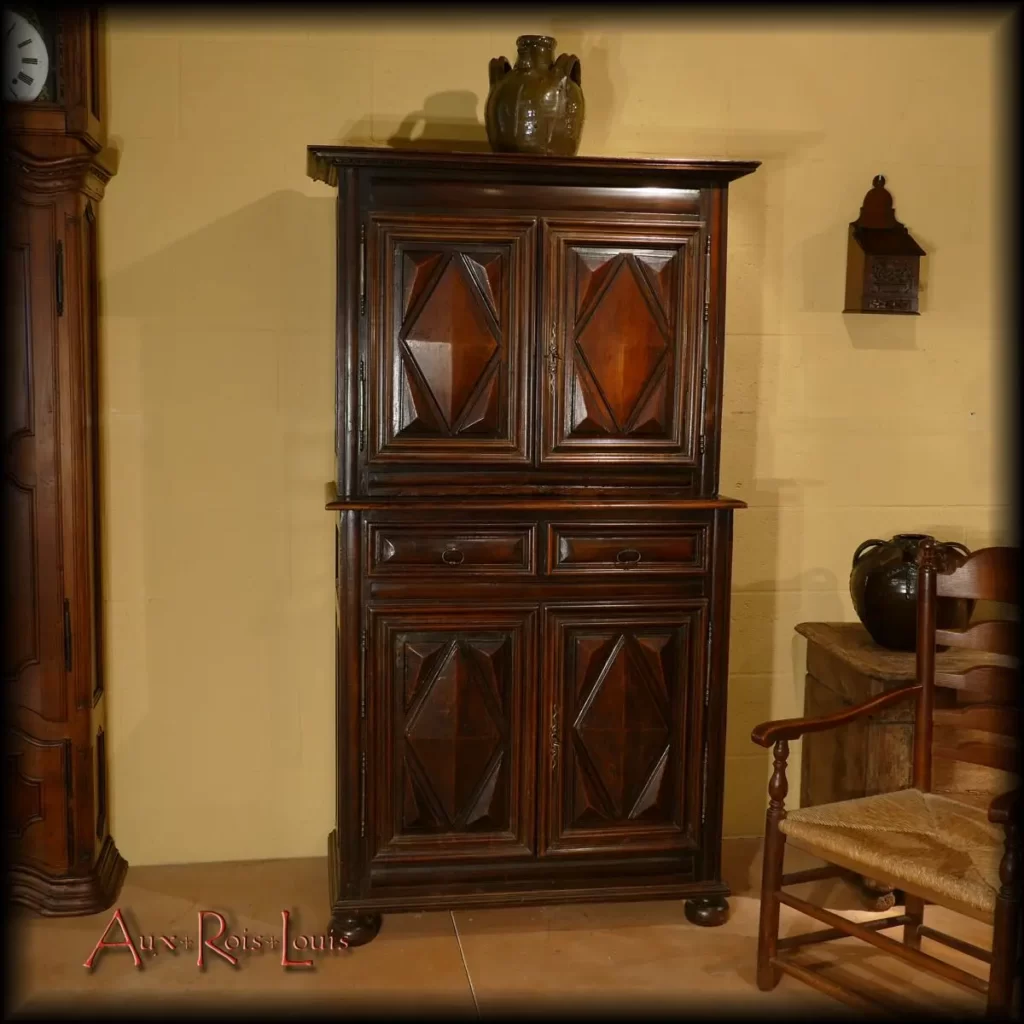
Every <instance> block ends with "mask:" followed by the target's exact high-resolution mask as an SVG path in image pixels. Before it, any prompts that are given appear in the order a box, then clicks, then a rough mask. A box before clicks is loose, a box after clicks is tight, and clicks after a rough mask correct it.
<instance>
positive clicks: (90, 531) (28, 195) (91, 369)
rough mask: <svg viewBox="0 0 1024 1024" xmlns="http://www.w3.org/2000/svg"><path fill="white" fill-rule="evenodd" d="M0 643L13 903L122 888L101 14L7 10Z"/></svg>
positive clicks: (86, 902)
mask: <svg viewBox="0 0 1024 1024" xmlns="http://www.w3.org/2000/svg"><path fill="white" fill-rule="evenodd" d="M3 33H4V43H3V46H4V65H3V82H2V85H3V100H4V122H5V128H6V130H5V136H6V137H5V140H4V143H5V144H4V173H5V178H6V181H5V184H6V189H5V195H6V203H5V206H6V209H5V218H4V219H5V222H6V232H5V234H6V240H7V244H6V253H5V256H6V260H5V264H6V274H7V279H6V289H5V295H6V298H5V310H4V312H5V317H6V322H5V330H4V386H5V389H6V390H5V394H4V448H3V451H4V479H3V494H4V523H5V530H4V540H5V545H4V548H5V550H4V577H5V578H4V586H5V590H4V601H3V605H4V646H3V673H4V677H5V678H4V685H5V688H6V690H7V700H8V709H7V710H8V714H7V728H6V740H7V756H6V778H5V786H6V788H7V793H6V797H7V799H6V804H7V822H6V832H7V836H6V838H7V846H8V855H9V863H10V875H9V889H8V894H9V899H10V900H11V901H13V902H16V903H21V904H24V905H27V906H29V907H31V908H33V909H34V910H36V911H38V912H39V913H41V914H44V915H47V916H62V915H75V914H90V913H96V912H98V911H101V910H103V909H105V908H107V907H109V906H110V905H111V904H112V903H113V901H114V900H115V899H116V898H117V894H118V892H119V891H120V888H121V883H122V881H123V879H124V874H125V871H126V869H127V864H126V863H125V861H124V859H123V858H122V857H121V855H120V854H119V853H118V851H117V847H116V846H115V845H114V840H113V838H112V837H111V835H110V832H109V827H108V813H107V808H108V799H107V792H108V779H107V761H106V745H105V742H104V722H105V708H104V685H103V663H102V632H101V610H102V603H101V599H100V592H99V584H100V559H99V514H98V507H97V502H98V497H99V493H98V486H97V484H98V481H97V471H98V454H97V439H98V422H97V415H98V409H97V390H96V350H97V322H98V316H97V314H98V309H97V300H98V287H97V234H96V233H97V217H98V207H99V201H100V199H101V198H102V197H103V190H104V188H105V186H106V183H107V182H108V181H109V180H110V177H111V175H112V174H113V173H114V165H113V162H112V160H111V158H110V154H109V153H108V152H106V151H105V143H106V127H105V124H104V109H103V100H104V97H103V83H102V71H103V61H102V38H103V26H102V15H101V13H100V12H99V11H98V10H96V9H92V8H84V7H76V8H73V9H67V10H61V9H58V10H53V9H43V8H33V7H30V6H23V5H17V6H15V5H12V6H9V7H5V8H4V12H3Z"/></svg>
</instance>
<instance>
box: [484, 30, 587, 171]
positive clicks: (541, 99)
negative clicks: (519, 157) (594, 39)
mask: <svg viewBox="0 0 1024 1024" xmlns="http://www.w3.org/2000/svg"><path fill="white" fill-rule="evenodd" d="M516 49H517V50H518V51H519V55H518V57H517V59H516V66H515V67H512V66H511V65H510V64H509V62H508V61H507V60H506V59H505V58H504V57H495V58H494V60H492V61H491V63H490V68H489V71H490V79H491V91H490V92H489V93H488V95H487V105H486V106H485V108H484V122H485V124H486V126H487V138H488V140H489V141H490V143H491V148H492V149H493V150H495V151H496V152H498V153H534V154H539V155H542V156H575V155H576V150H578V149H579V148H580V135H581V134H582V133H583V89H582V88H581V87H580V61H579V58H578V57H577V56H575V55H574V54H569V53H563V54H562V55H561V56H560V57H559V58H558V59H557V60H555V40H554V39H552V38H551V37H550V36H520V37H519V38H518V39H517V40H516Z"/></svg>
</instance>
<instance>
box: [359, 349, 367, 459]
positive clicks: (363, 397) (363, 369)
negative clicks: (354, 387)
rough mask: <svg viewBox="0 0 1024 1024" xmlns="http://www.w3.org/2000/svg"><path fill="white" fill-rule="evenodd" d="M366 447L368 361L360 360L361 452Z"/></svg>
mask: <svg viewBox="0 0 1024 1024" xmlns="http://www.w3.org/2000/svg"><path fill="white" fill-rule="evenodd" d="M365 447H366V361H365V360H363V359H360V360H359V450H360V451H362V450H363V449H364V448H365Z"/></svg>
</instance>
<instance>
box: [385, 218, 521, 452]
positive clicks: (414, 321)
mask: <svg viewBox="0 0 1024 1024" xmlns="http://www.w3.org/2000/svg"><path fill="white" fill-rule="evenodd" d="M535 225H536V221H535V220H533V219H532V218H507V219H499V218H479V217H478V218H474V219H465V220H460V219H458V218H452V217H427V216H409V217H387V216H376V217H374V218H373V220H372V221H371V230H370V238H369V243H370V248H369V266H370V268H371V274H370V289H371V291H370V294H371V296H373V295H376V296H377V301H372V299H371V302H370V304H369V310H370V313H369V315H370V324H369V330H370V334H369V337H370V339H371V341H370V348H371V351H370V375H369V385H370V408H369V422H370V424H371V425H372V427H371V431H370V433H371V445H370V451H369V453H368V455H369V457H368V461H369V462H370V463H385V462H387V463H395V462H404V463H410V462H412V463H416V464H420V465H421V464H423V463H425V462H426V463H431V462H433V463H451V462H453V461H455V460H457V461H458V462H459V463H460V464H465V463H466V462H469V463H479V464H483V465H486V464H488V463H495V462H499V463H510V462H511V463H524V462H527V461H528V460H529V458H530V454H529V448H528V441H527V419H528V415H529V403H528V401H527V395H528V388H529V366H528V353H527V343H526V340H527V338H528V337H530V336H531V334H532V330H531V325H532V323H533V315H534V308H535V307H534V301H533V279H534V248H535V241H534V239H535Z"/></svg>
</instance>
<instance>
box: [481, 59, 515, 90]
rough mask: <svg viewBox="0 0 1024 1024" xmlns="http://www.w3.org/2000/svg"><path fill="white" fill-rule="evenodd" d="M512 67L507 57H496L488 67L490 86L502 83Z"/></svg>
mask: <svg viewBox="0 0 1024 1024" xmlns="http://www.w3.org/2000/svg"><path fill="white" fill-rule="evenodd" d="M511 70H512V65H511V64H509V62H508V58H507V57H495V58H493V59H492V60H491V62H490V64H488V65H487V74H488V77H489V78H490V84H491V85H492V86H494V85H496V84H497V83H498V82H500V81H501V80H502V79H503V78H504V77H505V76H506V75H507V74H508V73H509V72H510V71H511Z"/></svg>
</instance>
